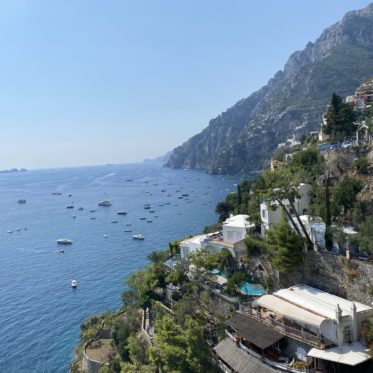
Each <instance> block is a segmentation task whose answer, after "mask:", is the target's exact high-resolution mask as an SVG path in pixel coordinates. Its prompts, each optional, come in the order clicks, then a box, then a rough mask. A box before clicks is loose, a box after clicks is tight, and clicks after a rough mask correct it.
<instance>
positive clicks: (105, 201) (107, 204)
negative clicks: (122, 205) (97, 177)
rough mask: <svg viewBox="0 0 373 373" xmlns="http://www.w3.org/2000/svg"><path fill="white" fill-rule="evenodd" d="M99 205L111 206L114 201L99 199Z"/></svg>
mask: <svg viewBox="0 0 373 373" xmlns="http://www.w3.org/2000/svg"><path fill="white" fill-rule="evenodd" d="M97 204H98V205H99V206H111V205H112V203H111V202H110V201H109V200H108V199H103V200H102V201H98V203H97Z"/></svg>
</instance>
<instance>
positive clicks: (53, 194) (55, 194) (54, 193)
mask: <svg viewBox="0 0 373 373" xmlns="http://www.w3.org/2000/svg"><path fill="white" fill-rule="evenodd" d="M60 195H62V193H58V192H53V193H52V196H60Z"/></svg>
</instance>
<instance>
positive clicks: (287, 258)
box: [267, 214, 304, 272]
mask: <svg viewBox="0 0 373 373" xmlns="http://www.w3.org/2000/svg"><path fill="white" fill-rule="evenodd" d="M267 241H268V246H269V248H270V251H271V252H272V257H271V262H272V264H273V266H274V267H275V268H276V269H278V270H279V271H283V272H285V271H292V270H294V269H296V268H297V267H299V266H300V265H301V264H302V263H303V259H304V253H303V251H302V249H303V246H304V244H303V240H302V238H301V237H300V236H299V235H298V234H296V233H295V232H294V231H293V230H292V229H291V228H290V226H289V223H288V221H287V219H286V216H285V214H283V216H282V219H281V221H280V223H278V224H276V225H275V226H274V227H273V229H272V230H270V231H269V232H268V233H267Z"/></svg>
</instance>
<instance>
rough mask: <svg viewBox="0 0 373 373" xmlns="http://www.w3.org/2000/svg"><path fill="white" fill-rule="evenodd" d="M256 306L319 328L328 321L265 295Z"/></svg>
mask: <svg viewBox="0 0 373 373" xmlns="http://www.w3.org/2000/svg"><path fill="white" fill-rule="evenodd" d="M255 304H258V305H259V306H261V307H265V308H268V309H270V310H271V311H274V312H276V313H278V314H281V315H283V316H285V317H286V318H287V319H292V320H298V321H300V322H301V323H303V324H306V325H313V326H316V327H318V328H319V327H320V325H321V323H322V322H323V321H325V320H327V318H325V317H322V316H320V315H317V314H315V313H313V312H310V311H307V310H305V309H304V308H302V307H298V306H296V305H295V304H292V303H290V302H287V301H285V300H283V299H281V298H279V297H276V296H274V295H263V296H261V297H260V298H259V299H257V300H256V301H255Z"/></svg>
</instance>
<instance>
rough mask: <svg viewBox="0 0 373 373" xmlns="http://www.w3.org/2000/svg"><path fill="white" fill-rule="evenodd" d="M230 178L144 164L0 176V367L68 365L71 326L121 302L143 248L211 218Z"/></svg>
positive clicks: (27, 370) (230, 186)
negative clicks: (138, 236)
mask: <svg viewBox="0 0 373 373" xmlns="http://www.w3.org/2000/svg"><path fill="white" fill-rule="evenodd" d="M237 182H238V180H237V178H234V177H223V176H211V175H208V174H206V173H204V172H198V171H187V170H172V169H169V168H165V167H162V165H161V164H158V163H151V162H149V163H142V164H127V165H105V166H95V167H82V168H70V169H50V170H36V171H28V172H19V173H9V174H0V248H1V249H0V250H1V252H0V331H1V333H0V372H1V373H3V372H5V373H8V372H9V373H13V372H14V373H32V372H37V373H43V372H45V373H66V372H68V369H69V364H70V363H71V361H72V360H73V358H74V348H75V346H76V345H77V343H78V341H79V333H80V324H81V323H82V322H83V321H84V320H85V319H86V318H87V317H89V316H91V315H94V314H100V313H102V312H104V311H112V310H115V309H118V308H119V307H121V300H120V295H121V292H123V291H124V290H125V285H124V282H123V279H124V278H125V277H126V276H128V275H129V274H130V273H131V272H133V271H135V270H136V269H138V268H140V267H142V266H144V265H145V264H146V263H147V259H146V256H147V254H148V253H149V252H151V251H153V250H161V249H165V248H167V247H168V242H170V241H173V240H176V239H180V238H183V237H186V236H188V235H191V234H198V233H200V232H201V231H202V230H203V228H204V227H205V226H208V225H211V224H213V223H215V222H216V221H217V216H216V213H215V211H214V210H215V206H216V204H217V203H218V202H219V201H222V200H223V199H224V198H225V196H226V195H227V194H228V193H230V192H232V191H235V190H236V185H237V184H236V183H237ZM183 194H184V196H182V195H183ZM185 195H187V196H185ZM19 199H24V200H26V203H17V201H18V200H19ZM103 199H107V200H110V201H111V203H112V205H111V206H110V207H100V206H98V205H97V203H98V201H100V200H103ZM147 203H149V204H150V205H151V209H148V210H146V209H144V204H147ZM68 206H73V208H67V207H68ZM80 207H82V208H83V209H79V208H80ZM120 210H124V211H126V212H127V215H118V214H117V212H118V211H120ZM151 211H154V212H151ZM140 218H146V220H140ZM129 230H131V231H132V232H125V231H129ZM134 234H142V235H143V236H144V237H145V239H144V240H143V241H140V240H134V239H133V238H132V235H134ZM61 238H66V239H70V240H72V241H73V244H72V245H66V246H63V247H62V246H61V245H58V244H57V240H58V239H61ZM60 249H63V250H64V253H61V252H59V250H60ZM72 279H75V280H77V282H78V287H77V288H76V289H73V288H72V287H71V280H72Z"/></svg>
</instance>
